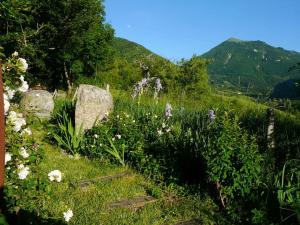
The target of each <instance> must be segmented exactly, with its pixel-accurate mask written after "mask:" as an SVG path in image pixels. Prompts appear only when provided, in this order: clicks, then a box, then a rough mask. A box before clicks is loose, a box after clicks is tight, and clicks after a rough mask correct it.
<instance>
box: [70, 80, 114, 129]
mask: <svg viewBox="0 0 300 225" xmlns="http://www.w3.org/2000/svg"><path fill="white" fill-rule="evenodd" d="M112 110H113V98H112V95H111V94H110V93H109V92H108V91H106V90H104V89H101V88H98V87H95V86H92V85H86V84H81V85H79V88H78V90H77V102H76V109H75V125H76V129H79V128H80V126H81V125H82V127H83V129H84V130H85V129H90V128H92V127H93V125H94V124H95V123H96V122H98V121H101V120H103V119H104V118H105V117H107V115H108V113H110V112H111V111H112Z"/></svg>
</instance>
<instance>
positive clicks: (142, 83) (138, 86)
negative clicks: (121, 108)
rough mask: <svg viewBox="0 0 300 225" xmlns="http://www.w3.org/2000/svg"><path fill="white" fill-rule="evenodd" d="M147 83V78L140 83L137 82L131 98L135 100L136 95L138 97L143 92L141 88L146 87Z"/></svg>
mask: <svg viewBox="0 0 300 225" xmlns="http://www.w3.org/2000/svg"><path fill="white" fill-rule="evenodd" d="M149 81H150V79H148V78H143V79H142V80H141V81H139V82H138V83H137V84H136V85H135V87H134V91H133V93H132V94H131V97H132V98H135V97H136V96H137V95H139V94H140V93H141V92H142V91H143V88H144V87H145V86H147V85H148V83H149Z"/></svg>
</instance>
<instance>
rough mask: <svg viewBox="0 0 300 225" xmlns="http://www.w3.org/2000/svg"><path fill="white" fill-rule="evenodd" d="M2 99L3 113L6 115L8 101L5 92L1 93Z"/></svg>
mask: <svg viewBox="0 0 300 225" xmlns="http://www.w3.org/2000/svg"><path fill="white" fill-rule="evenodd" d="M3 101H4V115H6V114H7V112H8V110H9V107H10V103H9V98H8V96H7V95H6V94H5V93H4V94H3Z"/></svg>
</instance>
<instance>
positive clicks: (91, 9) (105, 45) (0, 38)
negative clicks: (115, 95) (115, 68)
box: [0, 0, 114, 88]
mask: <svg viewBox="0 0 300 225" xmlns="http://www.w3.org/2000/svg"><path fill="white" fill-rule="evenodd" d="M104 15H105V12H104V6H103V4H102V0H84V1H83V0H31V1H29V0H3V1H1V3H0V42H1V44H2V46H3V47H4V49H5V52H6V53H7V54H10V53H12V52H13V51H14V50H17V51H19V52H20V54H21V55H22V56H24V57H26V58H28V59H29V62H30V65H31V68H30V70H29V72H30V73H31V74H32V75H33V77H34V78H35V79H36V81H35V82H42V83H46V84H47V85H50V86H57V85H58V84H63V85H66V84H67V86H68V87H69V88H70V87H71V86H72V83H73V82H74V81H75V80H76V79H77V78H78V77H79V76H82V75H84V76H93V75H94V74H95V71H96V68H100V69H105V67H106V66H107V65H108V64H110V63H111V62H112V59H113V51H112V48H111V41H112V38H113V35H114V32H113V29H112V28H111V27H110V26H109V25H108V24H105V23H104V20H105V18H104Z"/></svg>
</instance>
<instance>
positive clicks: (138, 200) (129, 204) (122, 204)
mask: <svg viewBox="0 0 300 225" xmlns="http://www.w3.org/2000/svg"><path fill="white" fill-rule="evenodd" d="M156 201H157V199H156V198H154V197H152V196H139V197H135V198H132V199H124V200H121V201H116V202H112V203H109V204H108V208H110V209H113V208H133V209H138V208H142V207H144V206H145V205H146V204H149V203H154V202H156Z"/></svg>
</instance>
